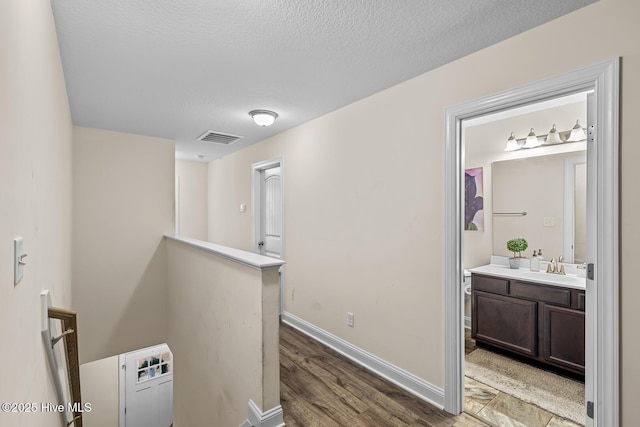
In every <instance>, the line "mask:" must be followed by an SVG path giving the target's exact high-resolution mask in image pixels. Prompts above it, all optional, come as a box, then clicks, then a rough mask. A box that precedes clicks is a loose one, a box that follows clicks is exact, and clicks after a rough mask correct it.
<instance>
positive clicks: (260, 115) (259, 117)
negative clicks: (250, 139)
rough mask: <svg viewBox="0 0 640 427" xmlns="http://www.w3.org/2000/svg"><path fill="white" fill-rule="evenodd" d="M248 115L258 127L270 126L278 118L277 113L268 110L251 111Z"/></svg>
mask: <svg viewBox="0 0 640 427" xmlns="http://www.w3.org/2000/svg"><path fill="white" fill-rule="evenodd" d="M249 115H250V116H251V118H253V121H254V122H256V124H257V125H258V126H271V125H272V124H273V122H275V121H276V119H277V118H278V114H277V113H274V112H273V111H269V110H253V111H249Z"/></svg>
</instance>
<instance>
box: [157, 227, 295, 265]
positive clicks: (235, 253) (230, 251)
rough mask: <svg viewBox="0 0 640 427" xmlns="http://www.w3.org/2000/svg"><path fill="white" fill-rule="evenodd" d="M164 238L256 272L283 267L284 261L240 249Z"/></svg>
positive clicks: (188, 239) (191, 240) (183, 239)
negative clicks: (239, 264) (256, 270)
mask: <svg viewBox="0 0 640 427" xmlns="http://www.w3.org/2000/svg"><path fill="white" fill-rule="evenodd" d="M164 237H165V238H166V239H170V240H173V241H176V242H180V243H183V244H185V245H188V246H191V247H193V248H196V249H199V250H201V251H205V252H209V253H210V254H213V255H216V256H219V257H222V258H226V259H229V260H231V261H235V262H239V263H241V264H244V265H246V266H249V267H251V268H256V269H258V270H269V269H272V268H280V266H282V265H284V261H283V260H280V259H276V258H271V257H268V256H264V255H259V254H254V253H253V252H247V251H242V250H240V249H235V248H229V247H227V246H222V245H217V244H215V243H211V242H205V241H203V240H197V239H191V238H188V237H183V236H174V235H166V236H164Z"/></svg>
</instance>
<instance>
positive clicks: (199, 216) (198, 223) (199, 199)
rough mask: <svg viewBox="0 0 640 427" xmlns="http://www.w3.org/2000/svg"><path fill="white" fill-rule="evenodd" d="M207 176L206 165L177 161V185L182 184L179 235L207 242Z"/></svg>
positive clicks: (180, 189) (180, 190)
mask: <svg viewBox="0 0 640 427" xmlns="http://www.w3.org/2000/svg"><path fill="white" fill-rule="evenodd" d="M207 175H208V166H207V164H206V163H200V162H189V161H186V160H176V185H178V182H179V183H180V185H179V186H180V188H179V194H180V201H179V212H180V215H179V217H180V219H179V221H180V233H179V234H180V235H182V236H188V237H192V238H194V239H198V240H207V237H208V234H207V227H208V225H207V209H208V208H207V197H208V196H207V179H208V177H207ZM178 178H179V180H178ZM176 203H178V201H177V200H176ZM176 233H177V230H176Z"/></svg>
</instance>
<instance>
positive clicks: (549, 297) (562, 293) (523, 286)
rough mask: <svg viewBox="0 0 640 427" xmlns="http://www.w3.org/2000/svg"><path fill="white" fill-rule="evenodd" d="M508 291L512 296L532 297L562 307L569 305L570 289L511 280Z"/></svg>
mask: <svg viewBox="0 0 640 427" xmlns="http://www.w3.org/2000/svg"><path fill="white" fill-rule="evenodd" d="M510 291H511V292H510V294H509V295H511V296H512V297H518V298H527V299H534V300H538V301H544V302H548V303H551V304H556V305H561V306H564V307H569V306H571V289H564V288H556V287H551V286H544V285H534V284H532V283H525V282H518V281H513V282H512V283H511V289H510Z"/></svg>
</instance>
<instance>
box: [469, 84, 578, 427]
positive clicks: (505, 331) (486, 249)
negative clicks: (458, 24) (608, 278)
mask: <svg viewBox="0 0 640 427" xmlns="http://www.w3.org/2000/svg"><path fill="white" fill-rule="evenodd" d="M587 96H588V94H587V93H578V94H575V95H569V96H564V97H560V98H555V99H552V100H549V101H544V102H540V103H535V104H531V105H527V106H525V107H519V108H513V109H509V110H505V111H502V112H499V113H495V114H489V115H485V116H482V117H478V118H473V119H468V120H463V121H462V145H463V148H464V153H465V157H464V165H463V169H464V171H465V231H464V232H463V235H462V238H463V242H462V243H463V248H464V252H463V257H462V261H463V267H464V271H465V298H464V303H465V307H464V311H465V313H464V314H465V328H466V330H465V363H464V369H465V371H464V374H465V406H464V407H465V411H467V412H470V413H472V414H473V415H474V416H477V417H479V418H482V419H484V420H486V421H488V422H493V423H496V424H500V422H499V421H501V420H504V419H505V418H506V419H509V420H513V421H514V423H516V422H521V423H523V422H524V424H527V425H541V426H546V425H547V424H549V425H557V424H561V425H566V426H576V427H577V426H579V425H585V411H584V406H585V404H584V365H585V312H584V306H580V301H584V295H585V280H586V279H584V278H581V277H580V278H579V277H577V276H578V271H581V272H584V269H582V263H583V262H584V260H583V261H580V262H578V261H574V251H573V248H574V247H576V245H575V242H574V241H573V240H572V241H571V242H569V241H568V240H567V236H570V237H571V239H573V238H574V236H578V237H580V236H585V235H586V228H587V227H586V223H585V222H584V221H580V219H581V218H586V208H587V206H586V200H585V198H584V195H585V194H586V180H585V179H584V176H585V175H584V172H586V168H582V169H579V170H581V171H582V172H583V175H582V176H581V175H580V174H577V173H576V165H580V164H581V165H582V166H584V165H585V164H586V148H587V145H586V144H587V143H586V136H585V135H577V134H578V133H579V132H578V131H579V129H578V128H577V127H576V130H575V131H574V137H573V138H572V137H571V130H572V127H574V124H575V123H587ZM556 124H557V129H556ZM554 130H556V132H553V131H554ZM511 133H513V134H514V136H516V137H517V138H518V139H517V143H518V145H517V147H518V148H516V147H514V146H508V147H507V139H508V138H507V137H508V136H509V135H510V134H511ZM528 133H534V134H536V142H537V143H539V144H540V145H539V146H537V147H535V148H524V146H525V144H526V140H525V137H526V136H527V134H528ZM548 135H551V136H548ZM511 144H512V143H511ZM532 145H535V144H532ZM576 177H578V178H581V177H582V178H583V179H577V180H576V179H575V178H576ZM575 184H578V186H577V187H576V185H575ZM580 184H581V185H580ZM570 186H571V189H569V187H570ZM570 190H571V194H569V192H570ZM576 190H577V191H576ZM576 219H577V220H578V221H575V220H576ZM576 227H577V228H578V230H576V231H577V232H576V231H574V230H575V229H576ZM569 231H571V232H570V233H569ZM514 238H524V239H525V241H526V242H527V248H526V249H523V252H522V256H523V258H521V259H517V260H516V261H518V262H520V263H521V265H520V268H519V269H511V268H509V265H508V264H509V257H513V253H510V252H509V250H508V248H507V242H508V241H509V240H510V239H514ZM584 240H585V242H584V243H585V244H586V239H584ZM565 244H566V246H567V248H571V249H572V250H565ZM580 247H582V246H580ZM585 247H586V246H585ZM538 252H539V253H540V256H538ZM543 253H544V255H543ZM578 253H579V254H580V253H581V251H580V250H579V251H578ZM583 258H584V257H583ZM556 260H562V261H563V262H561V263H560V264H555V262H556ZM552 261H553V262H554V264H551V262H552ZM549 265H554V266H555V265H561V268H564V269H565V271H566V273H567V274H565V275H562V276H561V275H557V276H554V275H550V274H545V270H546V268H547V266H549ZM579 268H580V270H578V269H579ZM471 282H473V291H472V289H471V288H472V286H471V285H472V283H471ZM495 286H497V288H496V287H495ZM503 286H504V288H503ZM547 293H550V294H547ZM551 294H552V295H553V296H550V295H551Z"/></svg>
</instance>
